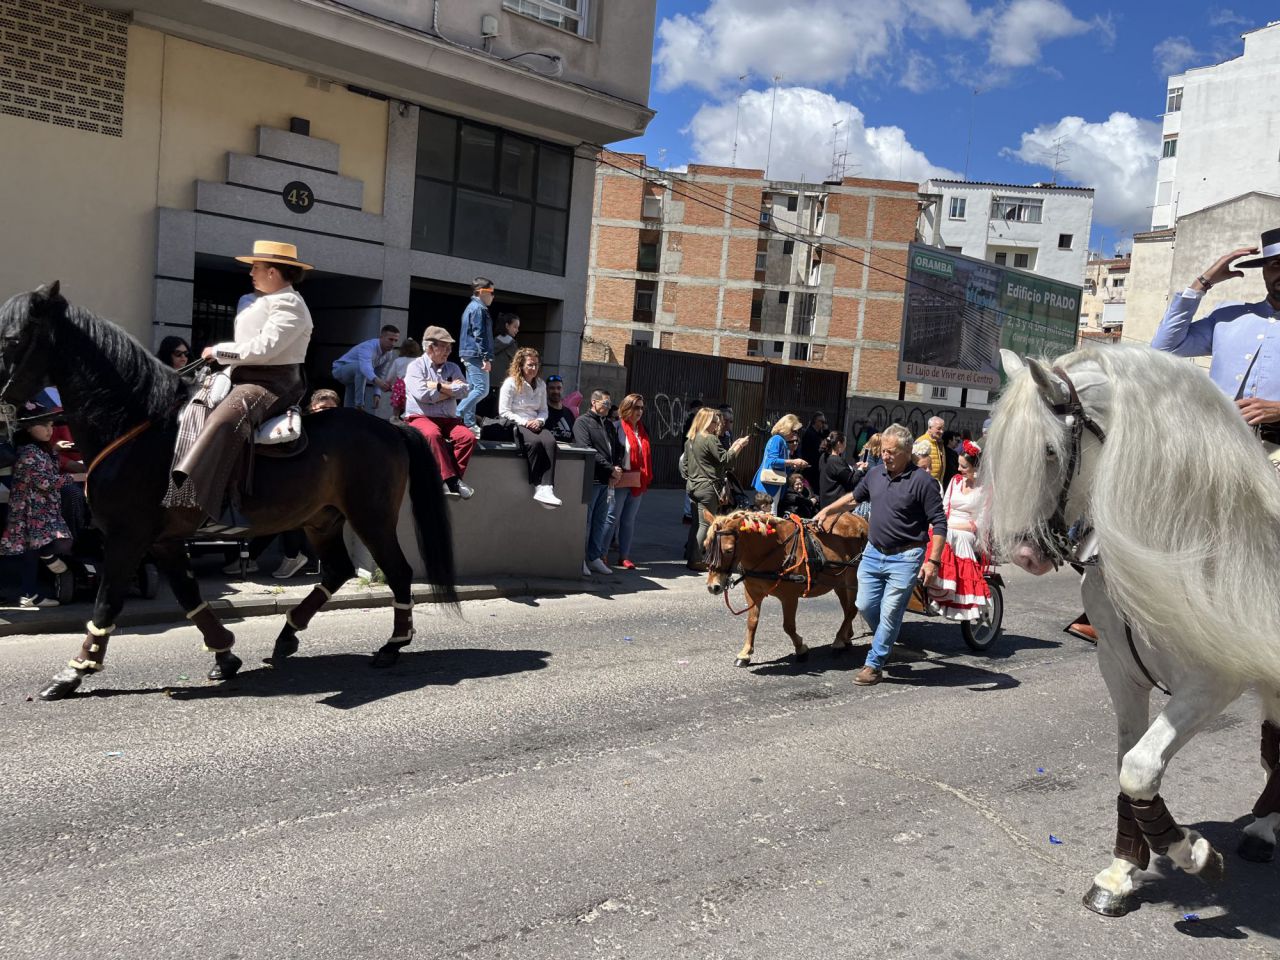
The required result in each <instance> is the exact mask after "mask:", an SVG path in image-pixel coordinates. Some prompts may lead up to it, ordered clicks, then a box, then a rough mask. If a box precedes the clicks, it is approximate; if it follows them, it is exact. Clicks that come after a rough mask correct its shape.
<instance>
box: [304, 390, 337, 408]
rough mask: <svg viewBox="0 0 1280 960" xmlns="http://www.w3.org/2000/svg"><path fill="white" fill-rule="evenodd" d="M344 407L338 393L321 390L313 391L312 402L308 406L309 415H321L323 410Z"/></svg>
mask: <svg viewBox="0 0 1280 960" xmlns="http://www.w3.org/2000/svg"><path fill="white" fill-rule="evenodd" d="M341 405H342V400H341V398H339V396H338V391H336V390H329V389H320V390H315V391H312V394H311V402H310V403H308V404H307V413H319V412H320V411H321V410H332V409H333V408H334V407H338V406H341Z"/></svg>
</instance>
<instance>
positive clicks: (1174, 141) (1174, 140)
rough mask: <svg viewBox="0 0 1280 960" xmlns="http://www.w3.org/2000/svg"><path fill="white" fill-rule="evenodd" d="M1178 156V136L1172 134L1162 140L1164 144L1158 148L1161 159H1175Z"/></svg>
mask: <svg viewBox="0 0 1280 960" xmlns="http://www.w3.org/2000/svg"><path fill="white" fill-rule="evenodd" d="M1177 155H1178V135H1177V134H1176V133H1175V134H1172V135H1171V136H1168V137H1165V138H1164V143H1163V144H1162V145H1161V147H1160V156H1161V158H1162V159H1163V158H1165V157H1176V156H1177Z"/></svg>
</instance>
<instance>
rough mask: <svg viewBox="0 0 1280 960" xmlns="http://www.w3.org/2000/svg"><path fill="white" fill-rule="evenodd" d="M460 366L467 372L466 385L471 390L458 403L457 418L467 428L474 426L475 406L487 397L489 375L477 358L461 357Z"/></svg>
mask: <svg viewBox="0 0 1280 960" xmlns="http://www.w3.org/2000/svg"><path fill="white" fill-rule="evenodd" d="M462 366H463V367H464V368H466V371H467V385H468V386H470V387H471V390H470V391H469V392H468V393H467V395H466V396H465V397H463V398H462V399H461V400H459V401H458V417H459V419H461V420H462V422H463V423H464V424H466V425H467V426H468V427H474V426H475V425H476V405H477V404H478V403H479V402H480V401H481V400H483V399H484V398H485V397H487V396H488V395H489V374H488V373H486V372H485V369H484V366H483V361H482V360H481V359H480V358H479V357H463V358H462Z"/></svg>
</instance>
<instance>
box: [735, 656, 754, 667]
mask: <svg viewBox="0 0 1280 960" xmlns="http://www.w3.org/2000/svg"><path fill="white" fill-rule="evenodd" d="M733 665H734V666H735V667H749V666H751V658H750V657H738V659H737V660H734V661H733Z"/></svg>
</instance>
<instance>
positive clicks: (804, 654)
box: [796, 647, 809, 663]
mask: <svg viewBox="0 0 1280 960" xmlns="http://www.w3.org/2000/svg"><path fill="white" fill-rule="evenodd" d="M808 659H809V648H808V647H805V649H803V650H797V651H796V663H804V662H805V661H806V660H808Z"/></svg>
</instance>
